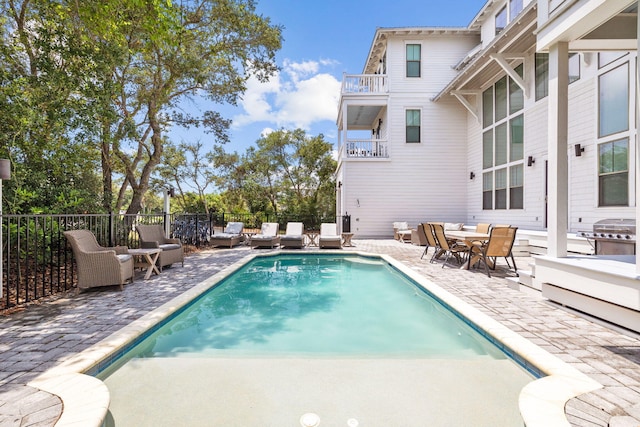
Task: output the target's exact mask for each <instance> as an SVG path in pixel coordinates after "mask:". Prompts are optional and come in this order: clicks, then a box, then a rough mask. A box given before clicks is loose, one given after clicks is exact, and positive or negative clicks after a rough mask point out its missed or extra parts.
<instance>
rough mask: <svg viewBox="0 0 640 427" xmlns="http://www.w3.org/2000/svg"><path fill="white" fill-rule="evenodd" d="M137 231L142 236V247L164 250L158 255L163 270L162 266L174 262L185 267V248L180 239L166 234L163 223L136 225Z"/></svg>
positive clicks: (159, 265)
mask: <svg viewBox="0 0 640 427" xmlns="http://www.w3.org/2000/svg"><path fill="white" fill-rule="evenodd" d="M136 231H137V232H138V237H139V238H140V248H141V249H155V248H160V249H162V252H160V255H159V256H158V267H160V270H162V267H167V266H170V265H171V264H173V263H176V262H179V263H181V264H182V266H183V267H184V249H183V247H182V243H181V242H180V239H169V238H168V237H167V236H165V234H164V230H163V228H162V225H160V224H152V225H142V224H139V225H136Z"/></svg>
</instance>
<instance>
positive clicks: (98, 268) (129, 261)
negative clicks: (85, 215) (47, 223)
mask: <svg viewBox="0 0 640 427" xmlns="http://www.w3.org/2000/svg"><path fill="white" fill-rule="evenodd" d="M64 236H65V237H66V238H67V240H68V241H69V244H71V249H72V250H73V256H74V258H75V259H76V266H77V271H78V289H80V290H82V289H89V288H93V287H97V286H113V285H118V286H120V290H122V289H123V285H124V283H125V282H126V281H127V280H131V282H133V257H132V256H131V255H130V254H128V253H127V250H128V249H127V247H126V246H115V247H104V246H100V245H99V244H98V241H97V240H96V236H95V235H94V234H93V233H92V232H91V231H89V230H71V231H65V232H64Z"/></svg>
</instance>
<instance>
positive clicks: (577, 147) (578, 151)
mask: <svg viewBox="0 0 640 427" xmlns="http://www.w3.org/2000/svg"><path fill="white" fill-rule="evenodd" d="M573 148H575V150H576V157H580V156H582V153H584V147H583V146H582V145H580V144H576V145H574V146H573Z"/></svg>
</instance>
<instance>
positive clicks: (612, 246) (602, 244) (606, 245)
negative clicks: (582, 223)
mask: <svg viewBox="0 0 640 427" xmlns="http://www.w3.org/2000/svg"><path fill="white" fill-rule="evenodd" d="M578 235H579V236H582V237H586V238H587V239H589V240H593V241H594V242H595V251H596V255H635V253H636V221H635V219H614V218H609V219H603V220H600V221H598V222H596V223H594V224H593V231H581V232H578Z"/></svg>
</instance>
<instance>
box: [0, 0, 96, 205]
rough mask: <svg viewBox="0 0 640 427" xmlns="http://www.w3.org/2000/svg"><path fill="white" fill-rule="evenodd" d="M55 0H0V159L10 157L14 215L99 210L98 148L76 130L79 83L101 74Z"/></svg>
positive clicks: (80, 119)
mask: <svg viewBox="0 0 640 427" xmlns="http://www.w3.org/2000/svg"><path fill="white" fill-rule="evenodd" d="M62 9H63V8H62V6H61V5H60V4H59V3H55V2H51V1H44V0H23V1H16V0H2V1H0V12H1V13H0V16H1V17H2V18H0V79H1V81H2V84H1V85H0V110H1V111H2V112H3V118H2V121H0V156H2V157H8V158H10V159H11V160H12V165H13V171H14V173H13V179H12V180H11V181H9V183H8V185H7V187H8V188H7V190H8V191H7V193H8V194H9V196H8V199H9V206H11V207H12V209H13V211H14V212H47V211H64V212H72V211H93V212H95V211H96V208H97V207H98V206H99V205H98V204H97V203H96V202H95V201H96V197H95V194H96V193H97V192H99V189H100V186H99V180H98V179H96V176H95V173H93V172H92V171H94V170H96V166H97V163H96V160H97V159H98V155H99V151H97V150H96V147H93V146H90V145H87V144H85V143H84V141H83V135H82V134H83V133H82V132H81V131H80V130H79V129H80V128H81V126H82V123H83V121H84V117H85V116H84V114H83V113H84V112H86V111H87V108H88V107H87V105H86V102H84V100H83V98H82V97H80V96H78V93H79V90H78V88H83V87H86V83H87V82H88V81H90V80H91V79H92V78H95V77H96V76H97V75H99V74H100V73H98V74H97V73H96V71H97V67H96V62H95V61H92V60H91V54H92V52H93V50H92V48H91V46H90V45H89V44H88V43H86V40H84V39H82V38H81V37H77V34H76V33H75V32H74V30H73V28H74V26H73V25H70V23H71V22H70V20H68V19H66V18H67V17H68V15H67V14H65V13H64V11H63V10H62Z"/></svg>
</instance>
